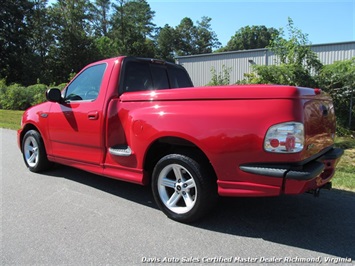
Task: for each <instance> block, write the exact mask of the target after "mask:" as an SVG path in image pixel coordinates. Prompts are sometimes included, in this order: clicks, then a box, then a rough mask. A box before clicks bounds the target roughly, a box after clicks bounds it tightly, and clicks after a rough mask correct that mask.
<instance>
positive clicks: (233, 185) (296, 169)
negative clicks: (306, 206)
mask: <svg viewBox="0 0 355 266" xmlns="http://www.w3.org/2000/svg"><path fill="white" fill-rule="evenodd" d="M343 153H344V151H343V150H342V149H339V148H331V149H330V150H328V151H327V152H326V153H324V154H321V155H320V156H318V157H316V158H312V160H311V161H305V162H299V163H293V164H283V163H282V164H278V163H275V164H260V163H259V164H245V165H241V166H240V167H239V168H240V170H241V171H242V172H244V173H247V174H249V175H250V179H251V180H253V176H254V177H257V176H259V177H260V176H262V177H264V178H265V184H262V183H258V184H256V183H253V182H249V183H246V182H239V183H238V182H231V181H228V182H226V181H218V186H219V194H220V195H221V196H276V195H280V194H301V193H304V192H306V191H309V190H313V189H316V188H320V187H322V186H324V185H325V184H327V183H328V182H329V181H330V179H331V178H332V177H333V175H334V172H335V166H336V165H337V164H338V162H339V159H340V157H341V156H342V155H343ZM269 178H270V179H275V178H276V179H281V180H280V184H281V187H280V186H269V185H266V184H268V182H267V180H268V179H269ZM258 180H260V179H258ZM241 191H243V193H240V192H241Z"/></svg>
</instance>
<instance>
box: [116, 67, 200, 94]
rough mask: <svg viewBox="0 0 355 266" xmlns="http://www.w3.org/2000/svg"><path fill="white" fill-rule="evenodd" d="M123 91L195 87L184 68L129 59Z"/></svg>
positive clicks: (125, 70) (125, 69) (124, 72)
mask: <svg viewBox="0 0 355 266" xmlns="http://www.w3.org/2000/svg"><path fill="white" fill-rule="evenodd" d="M123 76H124V79H123V84H122V83H121V84H122V88H121V89H120V91H121V93H123V92H133V91H146V90H162V89H169V88H185V87H193V85H192V82H191V80H190V77H189V76H188V74H187V72H186V71H185V70H184V69H181V68H179V67H174V66H172V65H169V64H154V63H150V62H149V61H135V60H132V61H127V62H126V63H125V65H124V71H123Z"/></svg>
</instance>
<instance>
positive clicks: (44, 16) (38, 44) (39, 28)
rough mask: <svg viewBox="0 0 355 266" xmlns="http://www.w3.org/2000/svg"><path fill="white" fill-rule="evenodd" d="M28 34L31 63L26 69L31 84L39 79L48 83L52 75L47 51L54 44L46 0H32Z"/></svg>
mask: <svg viewBox="0 0 355 266" xmlns="http://www.w3.org/2000/svg"><path fill="white" fill-rule="evenodd" d="M28 27H29V29H30V36H29V38H28V48H29V49H30V52H31V53H30V56H29V58H28V60H29V62H28V63H27V64H26V65H31V67H30V68H28V69H27V73H30V76H31V77H32V79H31V82H30V83H31V84H34V83H36V82H37V80H40V81H41V82H44V83H47V84H49V83H50V82H52V80H53V77H52V76H51V72H50V71H49V66H48V62H47V59H48V53H49V49H50V47H51V46H52V45H54V38H53V29H52V23H51V20H50V17H49V14H48V10H47V0H37V1H33V12H32V16H31V18H30V19H29V21H28Z"/></svg>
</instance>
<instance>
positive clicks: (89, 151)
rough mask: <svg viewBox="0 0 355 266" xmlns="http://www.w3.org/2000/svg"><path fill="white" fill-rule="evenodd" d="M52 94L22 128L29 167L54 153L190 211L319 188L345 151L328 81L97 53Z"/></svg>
mask: <svg viewBox="0 0 355 266" xmlns="http://www.w3.org/2000/svg"><path fill="white" fill-rule="evenodd" d="M47 99H48V101H47V102H45V103H42V104H39V105H37V106H34V107H31V108H29V109H28V110H27V111H26V112H25V113H24V115H23V118H22V123H21V125H22V126H21V129H20V130H19V131H18V145H19V147H20V149H21V151H22V153H23V158H24V161H25V163H26V165H27V167H28V168H29V170H31V171H33V172H39V171H43V170H45V169H48V168H49V167H50V166H51V164H52V163H53V162H54V163H59V164H65V165H69V166H72V167H77V168H80V169H83V170H85V171H89V172H92V173H95V174H99V175H103V176H107V177H111V178H116V179H120V180H124V181H128V182H133V183H137V184H141V185H148V184H149V185H151V187H152V191H153V196H154V199H155V201H156V203H157V205H158V206H159V208H160V209H161V210H162V211H163V212H164V213H165V214H166V215H167V216H168V217H170V218H172V219H174V220H177V221H180V222H192V221H194V220H196V219H198V218H200V217H201V216H202V215H204V214H206V213H207V212H208V210H209V209H210V208H211V207H212V206H213V204H214V203H215V201H216V199H217V197H218V196H228V197H238V196H243V197H245V196H246V197H255V196H276V195H281V194H300V193H304V192H307V191H314V192H315V193H317V192H318V190H319V189H320V188H322V187H329V184H330V183H329V181H330V179H331V178H332V176H333V175H334V171H335V166H336V164H337V162H338V161H339V159H340V157H341V155H342V153H343V151H342V150H341V149H337V148H334V147H333V143H334V135H335V114H334V107H333V104H332V100H331V99H330V98H329V96H327V95H326V94H325V93H323V92H322V91H321V90H320V89H310V88H301V87H295V86H281V85H245V86H244V85H243V86H233V85H231V86H218V87H217V86H216V87H208V86H207V87H198V88H195V87H193V85H192V82H191V79H190V77H189V76H188V74H187V72H186V70H185V69H184V68H183V67H182V66H179V65H175V64H172V63H166V62H164V61H160V60H154V59H142V58H134V57H124V56H122V57H117V58H112V59H106V60H102V61H99V62H96V63H93V64H90V65H88V66H87V67H85V68H84V69H83V70H82V71H81V72H80V73H78V75H76V77H75V78H74V79H73V80H72V81H71V82H70V83H69V84H68V85H67V86H66V88H64V90H63V91H60V90H58V89H55V88H53V89H50V90H48V92H47Z"/></svg>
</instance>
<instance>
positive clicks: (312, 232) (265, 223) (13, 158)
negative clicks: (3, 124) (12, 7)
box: [0, 129, 355, 265]
mask: <svg viewBox="0 0 355 266" xmlns="http://www.w3.org/2000/svg"><path fill="white" fill-rule="evenodd" d="M0 137H1V154H0V156H1V157H0V159H1V182H0V185H1V187H0V190H1V191H0V192H1V193H0V195H1V198H0V200H1V201H0V203H1V261H0V264H1V265H39V264H41V265H121V264H124V265H133V264H143V263H147V262H153V261H156V262H160V264H165V263H167V262H178V263H186V262H192V263H191V264H195V265H197V264H225V265H227V264H240V263H242V262H246V263H248V262H256V263H262V262H274V264H277V262H282V263H283V264H288V265H297V264H299V265H304V264H306V263H305V262H307V261H310V260H311V261H313V262H314V263H307V265H312V264H315V262H317V261H318V260H320V261H321V262H323V264H325V263H327V262H332V263H333V264H334V263H335V262H337V260H339V259H342V260H345V259H346V258H352V259H354V262H351V263H345V265H351V264H354V263H355V247H354V243H355V194H354V193H350V192H341V191H336V190H332V191H322V192H321V195H320V198H314V197H313V196H312V195H309V194H305V195H300V196H283V197H277V198H234V199H221V200H220V202H219V204H218V206H217V208H216V209H214V210H213V211H212V212H211V214H210V215H209V216H208V217H206V218H205V219H204V220H202V221H200V222H198V223H196V224H193V225H185V224H180V223H177V222H174V221H172V220H169V219H168V218H166V217H165V215H164V214H163V213H162V212H160V211H159V210H158V209H157V207H156V205H155V203H154V201H153V197H152V194H151V192H150V189H149V188H148V187H141V186H138V185H133V184H129V183H124V182H120V181H116V180H112V179H108V178H103V177H100V176H97V175H93V174H89V173H86V172H83V171H80V170H76V169H73V168H69V167H65V166H60V167H56V168H55V169H54V170H51V171H49V172H46V173H43V174H34V173H31V172H29V171H28V170H27V169H26V167H25V165H24V163H23V160H22V155H21V153H20V151H19V150H18V148H17V144H16V132H15V131H11V130H4V129H1V130H0ZM330 259H332V261H330ZM305 260H307V261H305ZM223 261H224V263H221V262H223ZM230 261H232V263H229V262H230ZM347 261H348V262H349V260H347ZM296 262H300V263H296ZM332 263H330V264H332Z"/></svg>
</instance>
